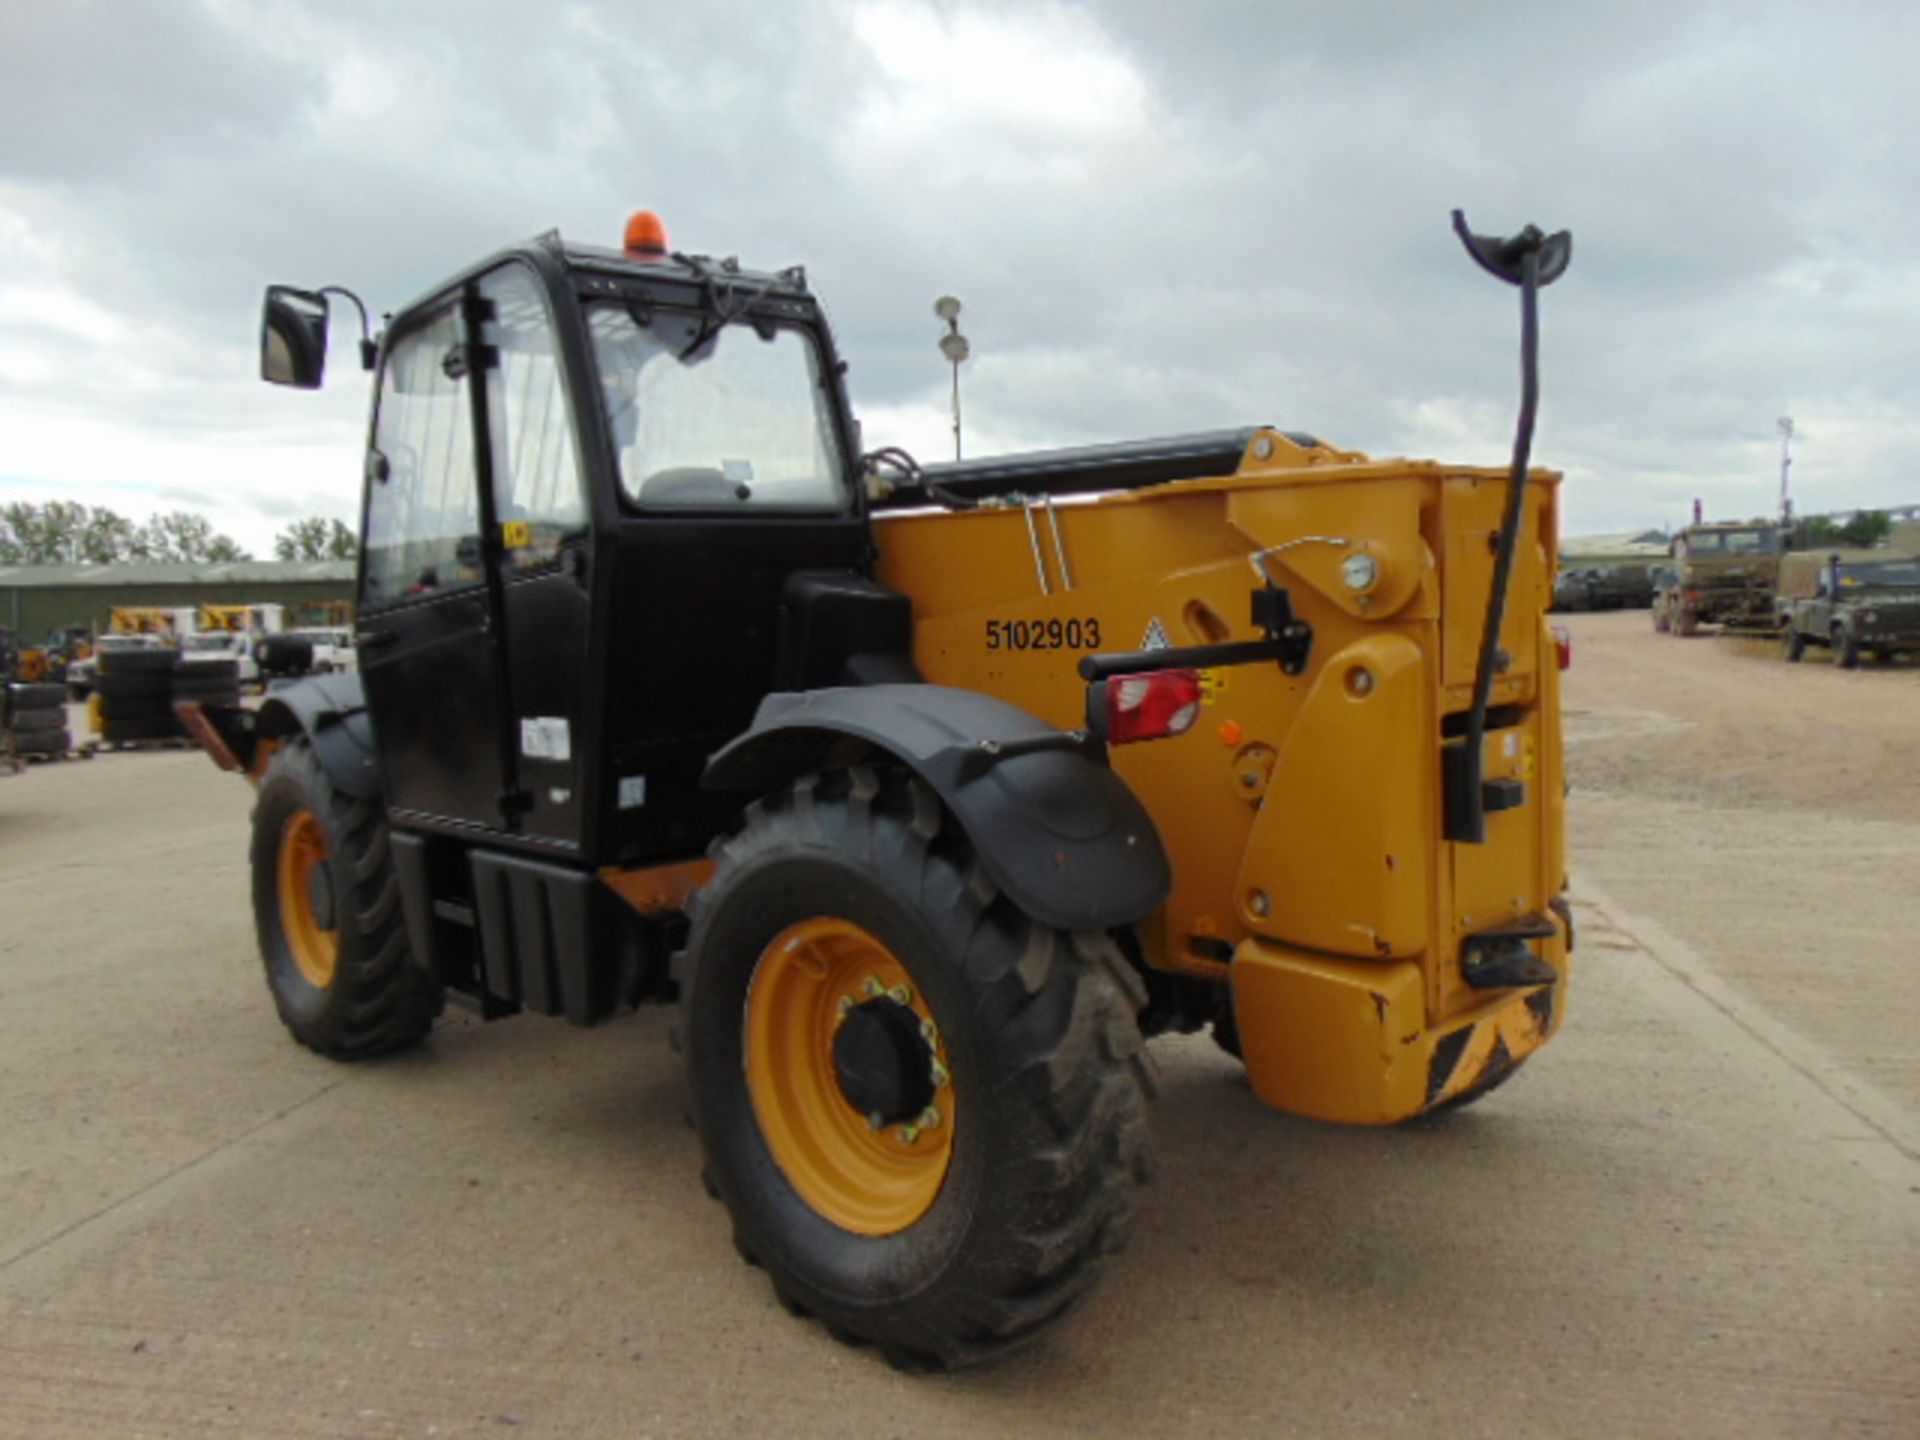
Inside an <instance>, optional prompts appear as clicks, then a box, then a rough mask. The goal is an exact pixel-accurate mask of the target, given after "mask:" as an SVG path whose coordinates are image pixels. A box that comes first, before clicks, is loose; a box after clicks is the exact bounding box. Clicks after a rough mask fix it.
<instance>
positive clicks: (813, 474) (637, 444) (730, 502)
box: [589, 305, 846, 510]
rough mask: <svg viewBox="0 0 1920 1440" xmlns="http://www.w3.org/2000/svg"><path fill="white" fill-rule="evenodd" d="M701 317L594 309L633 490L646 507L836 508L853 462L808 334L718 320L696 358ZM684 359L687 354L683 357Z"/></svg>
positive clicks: (608, 398)
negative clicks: (641, 316)
mask: <svg viewBox="0 0 1920 1440" xmlns="http://www.w3.org/2000/svg"><path fill="white" fill-rule="evenodd" d="M699 325H700V321H699V317H697V316H694V315H689V314H681V313H678V312H666V311H661V312H657V313H656V314H654V315H653V316H652V318H651V320H650V321H649V323H647V324H645V325H642V324H641V323H640V321H639V320H638V319H636V318H635V315H634V313H633V312H632V311H630V310H628V309H627V308H625V307H614V306H610V305H602V306H596V307H595V308H594V309H593V310H592V311H591V312H590V319H589V326H590V330H591V333H592V335H593V351H594V358H595V359H596V360H598V362H599V365H600V386H601V393H602V396H603V398H604V400H605V403H606V407H607V420H608V423H609V425H610V426H611V428H612V432H613V438H614V444H615V446H616V447H617V448H618V450H619V453H620V483H621V488H622V489H624V490H625V491H626V494H627V498H628V499H630V500H634V501H637V502H639V503H640V504H642V505H646V506H673V507H704V508H713V507H723V508H729V509H730V508H733V507H735V506H739V505H758V506H767V507H770V508H779V509H788V510H838V509H841V508H842V507H844V506H845V504H846V482H845V478H844V477H845V473H846V466H845V463H844V462H843V461H842V459H841V455H840V447H839V444H838V442H837V441H836V439H835V437H834V429H833V423H832V419H831V415H830V410H829V406H828V397H827V387H826V385H825V384H824V383H823V382H822V378H821V374H820V357H819V353H818V352H817V351H816V350H815V349H814V346H813V342H812V340H811V339H810V338H809V337H808V336H807V335H806V333H805V332H803V331H800V330H796V329H793V328H791V327H787V326H780V327H775V328H772V329H771V330H769V332H768V333H767V334H765V335H763V334H761V333H760V332H759V331H758V330H757V329H755V328H754V327H753V326H750V325H723V326H721V327H720V329H719V330H718V331H717V332H716V333H715V334H714V335H713V336H712V338H710V339H708V340H706V341H705V343H703V344H701V345H700V347H699V348H698V349H697V350H694V351H693V353H692V354H691V355H687V351H688V349H689V347H690V346H692V345H693V343H694V341H695V340H696V338H698V336H699ZM682 356H686V357H687V358H684V359H683V358H682Z"/></svg>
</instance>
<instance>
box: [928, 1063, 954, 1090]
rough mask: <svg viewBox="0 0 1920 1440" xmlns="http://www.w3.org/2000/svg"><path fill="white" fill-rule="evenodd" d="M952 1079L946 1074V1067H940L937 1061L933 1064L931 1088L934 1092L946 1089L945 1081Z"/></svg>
mask: <svg viewBox="0 0 1920 1440" xmlns="http://www.w3.org/2000/svg"><path fill="white" fill-rule="evenodd" d="M952 1078H953V1077H952V1076H950V1075H949V1074H947V1067H946V1066H944V1065H942V1064H941V1063H940V1062H939V1061H938V1060H936V1061H934V1062H933V1088H934V1089H936V1090H944V1089H946V1088H947V1081H948V1080H950V1079H952Z"/></svg>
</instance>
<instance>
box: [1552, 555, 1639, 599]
mask: <svg viewBox="0 0 1920 1440" xmlns="http://www.w3.org/2000/svg"><path fill="white" fill-rule="evenodd" d="M1653 589H1654V587H1653V572H1652V570H1651V569H1650V568H1649V567H1648V566H1647V565H1646V564H1645V563H1644V562H1627V563H1624V564H1616V565H1581V566H1578V567H1576V568H1574V569H1571V570H1562V571H1561V572H1560V578H1559V579H1558V580H1556V581H1554V585H1553V608H1554V609H1555V610H1644V609H1645V608H1646V607H1647V606H1648V605H1651V604H1652V603H1653Z"/></svg>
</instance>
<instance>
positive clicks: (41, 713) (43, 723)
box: [6, 685, 73, 755]
mask: <svg viewBox="0 0 1920 1440" xmlns="http://www.w3.org/2000/svg"><path fill="white" fill-rule="evenodd" d="M6 730H7V748H8V749H9V750H10V751H11V753H13V754H14V755H64V754H66V753H67V751H69V750H71V749H72V748H73V736H72V735H71V734H70V733H69V732H68V730H67V687H66V686H64V685H9V686H7V694H6Z"/></svg>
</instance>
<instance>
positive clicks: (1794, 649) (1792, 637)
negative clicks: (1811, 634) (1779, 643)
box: [1787, 630, 1807, 665]
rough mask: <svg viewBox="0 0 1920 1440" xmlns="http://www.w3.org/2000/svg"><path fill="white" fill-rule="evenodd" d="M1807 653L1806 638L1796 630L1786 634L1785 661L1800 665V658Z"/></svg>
mask: <svg viewBox="0 0 1920 1440" xmlns="http://www.w3.org/2000/svg"><path fill="white" fill-rule="evenodd" d="M1806 652H1807V637H1806V636H1805V635H1803V634H1801V633H1800V632H1799V631H1798V630H1789V631H1788V632H1787V659H1788V661H1789V662H1791V663H1793V664H1796V665H1797V664H1799V663H1800V657H1801V656H1802V655H1804V654H1806Z"/></svg>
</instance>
